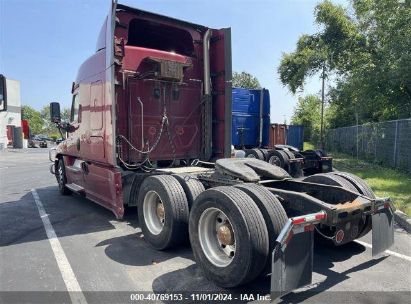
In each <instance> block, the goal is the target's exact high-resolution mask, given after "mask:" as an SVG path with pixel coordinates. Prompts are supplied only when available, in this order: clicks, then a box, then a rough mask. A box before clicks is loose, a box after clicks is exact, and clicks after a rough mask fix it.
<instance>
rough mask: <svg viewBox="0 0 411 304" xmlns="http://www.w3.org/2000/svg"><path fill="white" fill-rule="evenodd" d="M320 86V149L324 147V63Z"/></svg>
mask: <svg viewBox="0 0 411 304" xmlns="http://www.w3.org/2000/svg"><path fill="white" fill-rule="evenodd" d="M322 79H323V81H322V88H321V129H320V141H321V149H324V84H325V64H324V66H323V75H322Z"/></svg>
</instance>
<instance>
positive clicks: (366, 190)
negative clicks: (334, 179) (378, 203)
mask: <svg viewBox="0 0 411 304" xmlns="http://www.w3.org/2000/svg"><path fill="white" fill-rule="evenodd" d="M332 174H334V175H338V176H340V177H342V178H344V179H346V180H347V181H348V182H350V183H351V184H352V185H353V186H354V187H355V188H356V189H357V190H358V192H359V193H360V194H363V195H365V196H366V197H369V198H372V199H374V198H375V194H374V192H373V191H372V189H371V188H370V186H368V184H367V183H366V182H365V181H364V180H363V179H362V178H360V177H358V176H356V175H354V174H351V173H348V172H343V171H334V172H332Z"/></svg>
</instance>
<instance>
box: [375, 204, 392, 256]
mask: <svg viewBox="0 0 411 304" xmlns="http://www.w3.org/2000/svg"><path fill="white" fill-rule="evenodd" d="M393 243H394V216H393V213H392V210H391V208H384V209H381V210H379V212H377V213H375V214H373V215H372V256H373V257H374V256H376V255H378V254H380V253H382V252H384V251H385V250H386V249H388V248H389V247H391V245H392V244H393Z"/></svg>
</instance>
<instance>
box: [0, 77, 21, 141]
mask: <svg viewBox="0 0 411 304" xmlns="http://www.w3.org/2000/svg"><path fill="white" fill-rule="evenodd" d="M6 88H7V109H6V111H2V112H0V149H3V148H6V147H14V148H22V147H23V136H22V128H21V97H20V81H18V80H12V79H6Z"/></svg>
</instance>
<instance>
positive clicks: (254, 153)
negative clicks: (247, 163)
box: [245, 149, 264, 160]
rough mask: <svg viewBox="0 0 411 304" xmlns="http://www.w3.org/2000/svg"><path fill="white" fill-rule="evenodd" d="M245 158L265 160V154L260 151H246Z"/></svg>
mask: <svg viewBox="0 0 411 304" xmlns="http://www.w3.org/2000/svg"><path fill="white" fill-rule="evenodd" d="M245 157H249V158H256V159H260V160H264V155H263V153H262V152H261V151H260V150H258V149H245Z"/></svg>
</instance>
